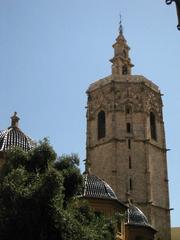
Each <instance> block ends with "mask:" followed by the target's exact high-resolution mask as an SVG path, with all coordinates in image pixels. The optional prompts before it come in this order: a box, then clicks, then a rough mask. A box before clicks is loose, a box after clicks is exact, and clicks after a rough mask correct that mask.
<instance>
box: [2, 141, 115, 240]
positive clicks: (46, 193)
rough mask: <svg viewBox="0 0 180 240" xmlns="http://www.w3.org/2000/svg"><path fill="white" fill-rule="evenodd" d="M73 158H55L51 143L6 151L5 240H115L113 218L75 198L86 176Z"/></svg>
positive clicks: (4, 186) (3, 227)
mask: <svg viewBox="0 0 180 240" xmlns="http://www.w3.org/2000/svg"><path fill="white" fill-rule="evenodd" d="M78 166H79V158H78V156H77V155H75V154H71V155H63V156H61V157H59V158H57V156H56V153H55V151H54V150H53V148H52V147H51V146H50V144H49V142H48V141H47V139H45V140H43V141H41V142H40V143H39V144H38V145H37V146H36V148H35V149H33V150H32V151H29V152H23V151H22V150H21V149H18V148H14V149H12V150H11V151H10V152H8V153H7V159H6V163H5V164H4V165H3V167H2V169H1V171H0V239H1V240H11V239H18V240H24V239H26V240H36V239H37V240H61V239H62V240H71V239H72V240H74V239H77V240H80V239H83V240H91V239H92V240H101V239H102V240H104V239H107V240H111V239H114V234H115V224H114V222H113V220H110V219H107V218H105V217H104V216H103V215H102V216H96V214H95V213H93V211H92V210H91V209H90V207H89V206H88V204H87V203H86V202H84V201H83V200H81V199H80V198H77V197H76V196H77V195H78V193H79V192H80V191H81V189H82V183H83V181H82V175H81V173H80V170H79V168H78Z"/></svg>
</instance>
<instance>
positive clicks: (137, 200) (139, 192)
mask: <svg viewBox="0 0 180 240" xmlns="http://www.w3.org/2000/svg"><path fill="white" fill-rule="evenodd" d="M113 48H114V57H113V58H112V59H111V60H110V62H111V63H112V74H111V75H110V76H107V77H105V78H103V79H100V80H98V81H96V82H94V83H92V84H91V85H90V86H89V88H88V90H87V95H88V103H87V160H86V170H87V171H89V172H90V174H91V173H92V174H94V175H96V176H99V177H100V178H101V179H104V180H105V181H106V182H107V183H109V184H110V186H111V187H112V188H113V189H114V191H115V193H116V195H117V197H118V198H119V200H121V201H122V202H124V203H127V202H128V200H131V201H133V203H134V204H135V205H137V206H138V207H139V208H140V209H141V210H142V211H143V212H144V213H145V215H146V216H147V217H148V219H149V221H150V222H151V224H152V226H153V227H154V228H155V229H156V230H157V231H158V233H157V239H164V240H170V211H169V192H168V176H167V160H166V151H167V149H166V142H165V132H164V122H163V113H162V107H163V103H162V99H161V92H160V90H159V88H158V86H157V85H155V84H154V83H153V82H152V81H150V80H148V79H147V78H145V77H144V76H140V75H132V73H131V69H132V67H133V66H134V65H133V64H132V63H131V59H130V57H129V50H130V48H129V46H128V45H127V42H126V39H125V38H124V35H123V27H122V24H121V22H120V27H119V35H118V37H117V39H116V42H115V44H113Z"/></svg>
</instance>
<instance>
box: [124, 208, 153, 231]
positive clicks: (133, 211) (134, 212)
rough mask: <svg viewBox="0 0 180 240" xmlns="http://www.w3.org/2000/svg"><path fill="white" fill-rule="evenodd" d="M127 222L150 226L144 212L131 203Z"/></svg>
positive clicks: (127, 213)
mask: <svg viewBox="0 0 180 240" xmlns="http://www.w3.org/2000/svg"><path fill="white" fill-rule="evenodd" d="M126 223H128V224H132V225H139V226H148V227H149V226H150V224H149V222H148V219H147V217H146V216H145V215H144V213H143V212H142V211H141V210H140V209H139V208H137V207H136V206H134V205H132V204H130V206H129V208H128V210H127V212H126Z"/></svg>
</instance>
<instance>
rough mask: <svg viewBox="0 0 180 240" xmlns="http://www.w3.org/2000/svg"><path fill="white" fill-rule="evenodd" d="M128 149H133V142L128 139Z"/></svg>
mask: <svg viewBox="0 0 180 240" xmlns="http://www.w3.org/2000/svg"><path fill="white" fill-rule="evenodd" d="M128 148H129V149H131V140H130V139H128Z"/></svg>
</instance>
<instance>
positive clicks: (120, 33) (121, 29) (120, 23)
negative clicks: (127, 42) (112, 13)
mask: <svg viewBox="0 0 180 240" xmlns="http://www.w3.org/2000/svg"><path fill="white" fill-rule="evenodd" d="M119 35H121V36H122V35H123V25H122V16H121V14H120V21H119Z"/></svg>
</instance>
